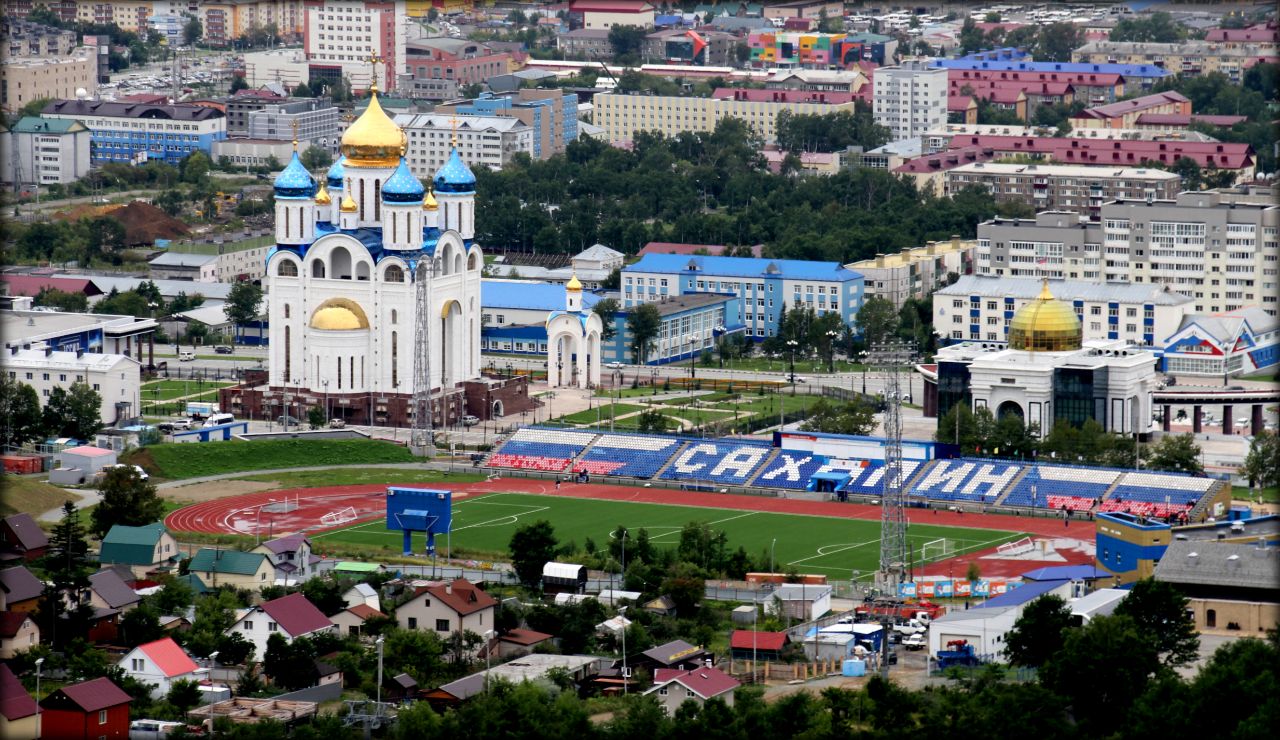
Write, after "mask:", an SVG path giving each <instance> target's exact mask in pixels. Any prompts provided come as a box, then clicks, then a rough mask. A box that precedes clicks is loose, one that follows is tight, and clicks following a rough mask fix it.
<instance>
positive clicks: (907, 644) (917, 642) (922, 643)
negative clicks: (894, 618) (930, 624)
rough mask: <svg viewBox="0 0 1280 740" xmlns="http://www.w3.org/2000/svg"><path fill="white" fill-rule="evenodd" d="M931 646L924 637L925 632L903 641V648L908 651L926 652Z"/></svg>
mask: <svg viewBox="0 0 1280 740" xmlns="http://www.w3.org/2000/svg"><path fill="white" fill-rule="evenodd" d="M928 646H929V640H928V639H927V638H926V637H925V636H924V633H923V632H917V633H915V634H914V635H912V636H910V637H908V638H907V639H905V640H903V641H902V647H904V648H906V649H907V650H924V649H925V648H926V647H928Z"/></svg>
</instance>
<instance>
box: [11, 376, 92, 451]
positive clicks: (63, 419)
mask: <svg viewBox="0 0 1280 740" xmlns="http://www.w3.org/2000/svg"><path fill="white" fill-rule="evenodd" d="M0 415H3V417H4V418H3V422H0V447H4V448H16V447H22V446H23V445H25V444H27V443H28V442H31V441H34V440H38V439H47V438H49V437H71V438H73V439H80V440H92V439H93V437H94V435H95V434H97V433H98V430H100V429H102V395H101V394H99V393H98V392H97V391H95V390H94V389H93V388H91V387H89V385H88V384H86V383H83V382H78V383H72V384H70V385H68V386H66V387H62V386H57V387H55V388H53V389H52V390H50V391H49V396H48V398H46V399H45V403H44V408H43V409H42V408H41V407H40V396H39V395H38V394H37V393H36V389H35V388H33V387H32V386H30V385H28V384H26V383H24V382H22V381H21V380H19V379H17V378H10V377H9V376H8V373H4V374H3V375H0Z"/></svg>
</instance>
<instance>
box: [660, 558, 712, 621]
mask: <svg viewBox="0 0 1280 740" xmlns="http://www.w3.org/2000/svg"><path fill="white" fill-rule="evenodd" d="M659 588H660V589H661V590H662V592H663V593H664V594H666V595H668V596H670V597H671V601H672V602H673V603H674V604H675V607H676V614H677V615H683V616H686V617H688V616H692V615H693V614H694V613H695V612H696V610H697V608H698V603H699V602H701V601H702V598H703V596H704V595H705V594H706V590H707V585H706V581H705V580H704V579H703V577H702V576H701V575H700V574H699V573H698V569H697V568H696V567H695V566H694V565H693V564H692V563H689V562H679V563H676V564H675V566H674V567H673V568H672V569H671V570H670V572H669V574H668V575H667V577H666V578H664V579H662V584H661V585H660V586H659Z"/></svg>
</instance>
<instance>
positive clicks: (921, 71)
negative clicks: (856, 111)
mask: <svg viewBox="0 0 1280 740" xmlns="http://www.w3.org/2000/svg"><path fill="white" fill-rule="evenodd" d="M872 80H873V85H874V93H873V98H872V101H873V102H872V107H873V108H874V110H875V118H876V123H878V124H880V125H881V126H884V127H886V128H888V129H889V130H890V131H891V132H892V133H893V138H894V140H895V141H896V140H898V139H906V138H910V137H913V136H920V135H921V134H923V133H924V132H926V131H928V130H929V129H932V128H937V127H938V126H941V125H943V124H945V123H946V122H947V71H946V70H945V69H938V68H936V67H930V66H929V65H928V63H927V62H903V63H902V64H900V65H898V66H894V67H880V68H879V69H877V70H876V73H875V76H874V77H873V78H872Z"/></svg>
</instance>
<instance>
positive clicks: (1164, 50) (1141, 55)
mask: <svg viewBox="0 0 1280 740" xmlns="http://www.w3.org/2000/svg"><path fill="white" fill-rule="evenodd" d="M1275 54H1276V51H1275V46H1274V45H1273V44H1269V43H1261V42H1258V43H1228V42H1224V41H1194V40H1189V41H1179V42H1178V43H1176V44H1162V43H1156V42H1149V41H1091V42H1089V43H1087V44H1085V45H1084V46H1081V47H1080V48H1079V49H1076V50H1075V51H1073V52H1071V61H1073V62H1086V63H1091V64H1156V65H1159V66H1161V67H1164V68H1165V69H1167V70H1169V71H1170V72H1174V73H1176V74H1180V75H1183V76H1195V75H1201V74H1209V73H1210V72H1221V73H1222V74H1224V75H1226V76H1227V77H1228V78H1230V79H1231V81H1232V82H1239V81H1240V79H1241V78H1242V77H1243V75H1244V71H1245V70H1246V69H1248V68H1249V66H1250V64H1251V63H1253V61H1254V60H1256V59H1258V58H1260V57H1270V56H1275Z"/></svg>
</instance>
